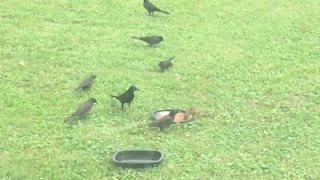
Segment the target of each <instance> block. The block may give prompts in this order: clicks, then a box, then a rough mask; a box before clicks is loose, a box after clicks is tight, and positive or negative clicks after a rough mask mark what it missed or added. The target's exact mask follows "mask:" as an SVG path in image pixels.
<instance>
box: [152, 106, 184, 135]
mask: <svg viewBox="0 0 320 180" xmlns="http://www.w3.org/2000/svg"><path fill="white" fill-rule="evenodd" d="M177 113H178V112H177V111H175V110H171V111H170V112H169V114H168V115H165V116H163V117H161V118H159V119H157V120H155V121H153V122H152V123H150V124H149V127H159V128H160V131H161V132H162V131H163V130H164V129H165V128H167V127H169V126H170V125H171V124H172V123H173V120H174V117H175V115H176V114H177Z"/></svg>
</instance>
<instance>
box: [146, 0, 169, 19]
mask: <svg viewBox="0 0 320 180" xmlns="http://www.w3.org/2000/svg"><path fill="white" fill-rule="evenodd" d="M143 7H144V8H145V9H146V10H147V11H148V12H149V16H150V15H153V14H154V12H156V11H158V12H162V13H165V14H170V13H168V12H167V11H163V10H161V9H159V8H158V7H157V6H155V5H154V4H152V3H151V2H150V1H149V0H143Z"/></svg>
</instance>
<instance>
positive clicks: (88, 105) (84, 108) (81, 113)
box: [64, 98, 98, 123]
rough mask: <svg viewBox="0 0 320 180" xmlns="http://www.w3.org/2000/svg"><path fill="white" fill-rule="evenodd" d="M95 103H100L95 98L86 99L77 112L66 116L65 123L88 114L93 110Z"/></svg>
mask: <svg viewBox="0 0 320 180" xmlns="http://www.w3.org/2000/svg"><path fill="white" fill-rule="evenodd" d="M93 103H98V102H97V100H96V99H95V98H90V99H88V101H86V102H85V103H83V104H82V105H80V106H79V107H78V109H77V110H76V112H74V113H73V114H72V115H71V116H70V117H68V118H66V119H65V120H64V123H71V122H74V121H75V120H77V118H78V117H80V116H84V115H86V114H87V113H88V112H90V111H91V109H92V107H93ZM76 122H78V121H76Z"/></svg>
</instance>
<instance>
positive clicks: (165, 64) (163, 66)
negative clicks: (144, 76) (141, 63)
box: [159, 56, 175, 72]
mask: <svg viewBox="0 0 320 180" xmlns="http://www.w3.org/2000/svg"><path fill="white" fill-rule="evenodd" d="M174 58H175V56H172V57H170V58H169V59H168V60H164V61H160V62H159V66H160V68H161V72H163V71H165V70H169V68H170V67H171V66H172V65H173V64H172V62H171V61H172V60H173V59H174Z"/></svg>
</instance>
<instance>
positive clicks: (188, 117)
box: [185, 107, 201, 121]
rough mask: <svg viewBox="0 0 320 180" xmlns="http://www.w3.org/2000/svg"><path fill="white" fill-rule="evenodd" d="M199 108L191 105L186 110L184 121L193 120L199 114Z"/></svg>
mask: <svg viewBox="0 0 320 180" xmlns="http://www.w3.org/2000/svg"><path fill="white" fill-rule="evenodd" d="M200 113H201V112H200V110H199V109H198V108H197V107H192V108H190V109H188V110H187V112H186V119H185V121H193V120H195V119H196V118H198V117H199V116H200Z"/></svg>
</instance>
